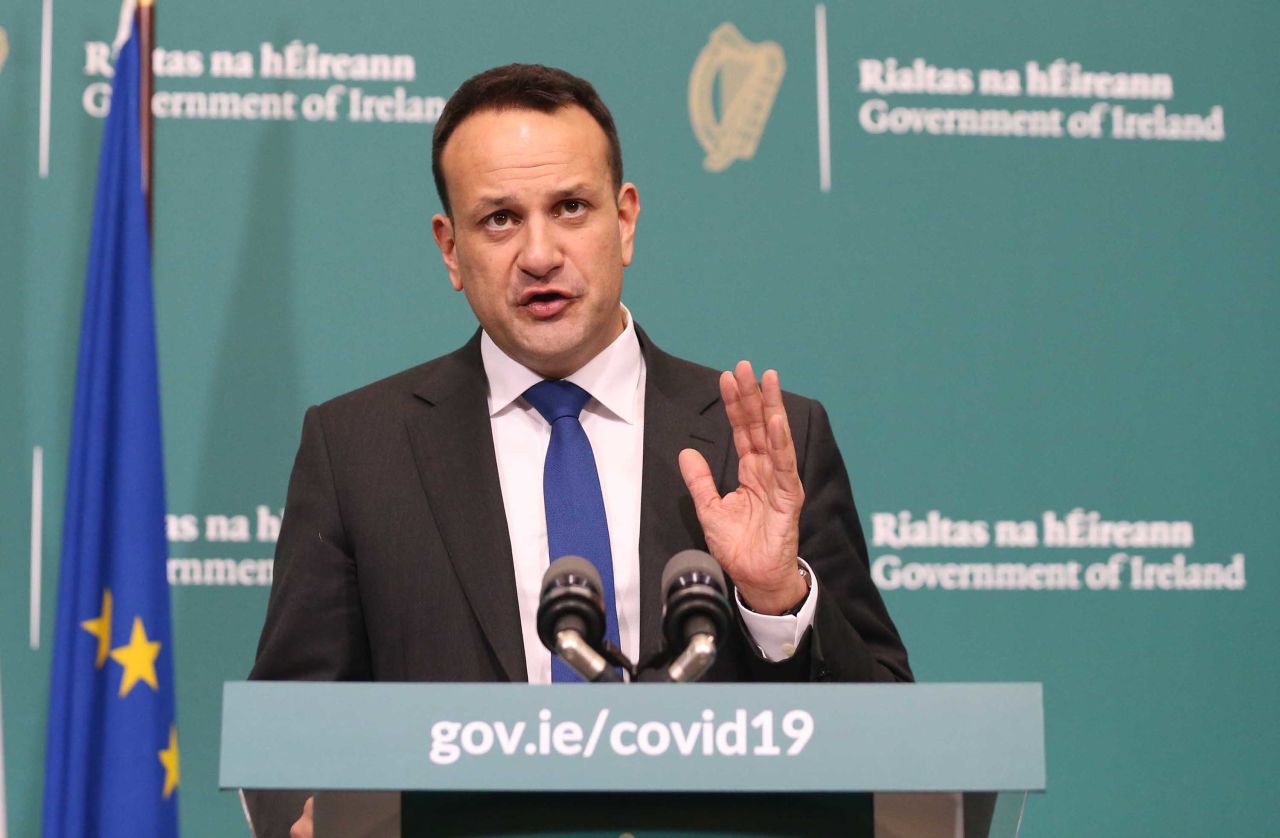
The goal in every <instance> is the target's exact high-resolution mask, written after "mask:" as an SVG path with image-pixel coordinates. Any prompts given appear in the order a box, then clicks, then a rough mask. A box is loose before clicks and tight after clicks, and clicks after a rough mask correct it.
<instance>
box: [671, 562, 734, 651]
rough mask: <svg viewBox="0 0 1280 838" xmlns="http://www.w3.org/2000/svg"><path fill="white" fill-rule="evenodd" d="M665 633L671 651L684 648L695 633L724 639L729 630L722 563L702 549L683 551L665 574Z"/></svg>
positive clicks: (727, 604) (728, 612)
mask: <svg viewBox="0 0 1280 838" xmlns="http://www.w3.org/2000/svg"><path fill="white" fill-rule="evenodd" d="M662 597H663V606H662V633H663V636H664V637H665V638H666V641H667V648H668V650H674V649H683V648H684V647H685V645H686V644H687V643H688V642H689V640H690V638H692V637H693V636H694V635H695V634H710V635H712V636H713V637H717V638H718V637H721V636H723V634H724V632H725V631H726V630H727V629H728V627H729V617H730V611H729V600H728V598H727V597H726V595H725V583H724V571H722V570H721V569H720V563H719V562H717V561H716V560H715V559H713V558H712V557H711V556H710V555H709V554H707V553H705V552H703V551H702V550H682V551H681V552H679V553H676V554H675V555H674V556H672V557H671V560H670V561H669V562H667V566H666V569H664V570H663V571H662Z"/></svg>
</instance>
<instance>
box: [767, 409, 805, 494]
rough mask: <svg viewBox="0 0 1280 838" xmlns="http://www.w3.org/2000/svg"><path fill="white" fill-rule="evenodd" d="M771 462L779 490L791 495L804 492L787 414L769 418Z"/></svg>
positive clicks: (775, 482)
mask: <svg viewBox="0 0 1280 838" xmlns="http://www.w3.org/2000/svg"><path fill="white" fill-rule="evenodd" d="M769 462H770V464H772V465H773V479H774V484H775V485H776V486H777V487H778V488H779V489H782V490H783V491H784V492H787V493H791V494H797V493H803V492H804V486H803V484H802V483H801V482H800V473H799V472H798V471H797V470H796V445H795V442H794V441H793V440H792V439H791V426H790V425H788V424H787V419H786V415H785V414H783V415H782V416H777V415H774V416H772V417H770V418H769Z"/></svg>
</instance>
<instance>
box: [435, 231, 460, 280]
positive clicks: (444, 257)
mask: <svg viewBox="0 0 1280 838" xmlns="http://www.w3.org/2000/svg"><path fill="white" fill-rule="evenodd" d="M431 235H433V236H435V239H436V247H438V248H440V259H441V261H443V262H444V266H445V267H446V268H448V269H449V284H450V285H452V286H453V290H454V291H461V290H462V272H461V271H459V270H458V242H457V240H456V239H455V238H454V237H453V219H451V218H449V216H447V215H441V214H439V213H437V214H436V215H433V216H431Z"/></svg>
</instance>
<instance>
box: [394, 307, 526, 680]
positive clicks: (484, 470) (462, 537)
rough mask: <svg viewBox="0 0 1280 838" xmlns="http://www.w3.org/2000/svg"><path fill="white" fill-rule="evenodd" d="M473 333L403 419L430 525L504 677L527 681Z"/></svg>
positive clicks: (420, 389) (421, 389)
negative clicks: (436, 534)
mask: <svg viewBox="0 0 1280 838" xmlns="http://www.w3.org/2000/svg"><path fill="white" fill-rule="evenodd" d="M479 346H480V341H479V333H478V332H477V335H476V337H475V338H473V339H472V340H471V341H470V342H469V343H468V344H467V345H466V346H464V347H463V348H462V349H460V350H459V351H458V352H455V353H453V355H450V356H447V357H446V358H444V359H442V363H441V365H440V366H439V367H437V368H436V369H434V370H432V371H431V373H430V375H429V376H427V377H425V378H424V380H423V381H422V382H420V383H419V384H418V385H417V386H416V387H415V388H414V394H415V395H416V396H417V397H418V398H419V399H420V400H421V401H422V402H423V403H422V404H421V405H419V408H420V409H417V410H415V411H413V412H412V413H411V414H410V416H409V417H408V418H407V420H406V424H407V426H408V431H409V438H410V442H411V444H412V447H413V457H414V461H415V464H416V466H417V469H418V476H419V478H420V480H421V481H422V489H423V491H424V492H425V493H426V495H427V500H428V501H429V503H430V507H431V510H432V514H433V515H434V518H435V523H436V527H437V529H438V530H439V532H440V536H441V538H442V539H443V541H444V545H445V549H446V550H447V551H448V553H449V558H450V560H451V561H452V562H453V567H454V570H455V571H456V573H457V575H458V579H459V580H460V581H461V583H462V588H463V590H464V591H465V592H466V597H467V601H468V603H469V604H470V606H471V609H472V611H474V612H475V615H476V619H477V620H478V621H479V623H480V627H481V629H482V630H483V631H484V634H485V637H486V638H487V639H488V641H489V645H490V646H491V647H492V649H493V652H494V655H495V656H496V657H497V659H498V661H499V663H500V664H501V666H502V669H503V672H504V673H505V674H506V676H507V678H508V679H510V680H512V681H525V680H528V673H527V671H526V668H525V660H524V645H523V640H522V634H521V631H520V608H519V605H518V603H517V599H516V581H515V570H514V568H513V564H512V557H511V538H510V536H509V535H508V531H507V516H506V510H505V507H504V506H503V503H502V487H501V484H500V483H499V481H498V465H497V461H496V460H495V458H494V453H493V431H492V428H491V426H490V424H489V412H488V400H487V389H486V384H485V382H486V379H485V374H484V365H483V363H482V362H481V360H480V349H479Z"/></svg>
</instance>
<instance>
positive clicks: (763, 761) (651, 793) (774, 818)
mask: <svg viewBox="0 0 1280 838" xmlns="http://www.w3.org/2000/svg"><path fill="white" fill-rule="evenodd" d="M220 784H221V785H222V786H223V787H224V788H256V789H282V790H286V789H292V790H305V791H319V790H333V791H343V792H372V791H382V792H416V793H418V794H415V795H414V796H412V797H409V796H406V797H405V801H404V806H403V815H402V816H401V820H400V823H398V824H396V825H393V826H389V827H387V829H388V830H389V832H388V834H406V835H409V834H432V835H440V834H453V835H494V834H522V835H528V834H574V835H585V834H597V833H598V834H610V835H615V836H616V835H618V834H620V833H622V832H631V833H632V834H636V835H639V834H665V835H675V834H705V833H706V832H708V831H712V830H714V831H716V833H717V834H720V835H727V834H735V832H736V833H737V834H751V835H757V836H758V835H807V834H815V835H822V834H831V832H830V830H831V829H832V828H835V827H839V834H877V835H893V834H903V835H913V836H914V835H920V834H923V833H922V832H921V830H922V829H927V827H926V826H924V825H922V824H923V820H921V821H920V822H919V823H917V822H916V820H913V818H917V816H918V817H919V818H926V816H927V817H928V818H932V820H936V821H938V822H939V823H941V820H942V819H945V818H947V817H950V818H951V819H952V820H951V826H950V831H946V827H943V826H938V830H939V833H940V834H941V833H945V834H946V835H947V836H948V838H951V836H954V835H956V834H957V832H956V829H957V826H956V824H962V827H961V831H962V833H963V834H965V835H968V834H970V833H971V832H972V833H973V834H975V835H977V834H981V835H1013V834H1016V833H1017V828H1018V824H1019V822H1020V820H1021V813H1022V807H1023V803H1024V801H1025V796H1026V793H1028V792H1040V791H1043V790H1044V785H1045V757H1044V718H1043V697H1042V690H1041V687H1040V685H1039V684H847V685H846V684H840V685H834V684H767V685H766V684H692V685H662V684H634V685H614V686H604V685H591V686H585V685H569V686H536V685H525V684H519V685H513V684H350V683H348V684H316V683H295V682H289V683H283V682H278V683H265V682H262V683H229V684H227V685H226V686H225V689H224V697H223V729H222V755H221V769H220ZM963 792H975V793H976V792H981V793H984V794H982V795H977V794H974V795H971V796H969V797H963V798H961V797H960V796H959V794H960V793H963ZM872 793H877V797H876V798H874V799H875V804H874V807H873V805H872V803H871V800H872V798H871V797H870V795H871V794H872ZM334 799H338V800H346V801H348V804H350V803H352V802H353V801H356V800H358V798H352V797H350V796H343V797H337V798H334ZM373 799H374V798H371V797H370V798H367V800H373ZM343 806H344V807H346V806H347V804H343ZM331 808H332V810H333V811H335V812H336V811H337V809H338V808H339V807H338V806H336V805H335V806H333V807H331ZM356 808H358V805H357V806H356ZM383 820H384V821H386V820H387V818H385V817H384V818H383ZM873 823H874V825H873ZM913 824H914V825H913ZM321 827H322V824H321V823H320V822H318V823H317V829H318V830H319V829H320V828H321ZM347 828H348V829H349V828H350V827H347ZM394 830H399V832H396V831H394ZM369 834H375V833H369Z"/></svg>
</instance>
